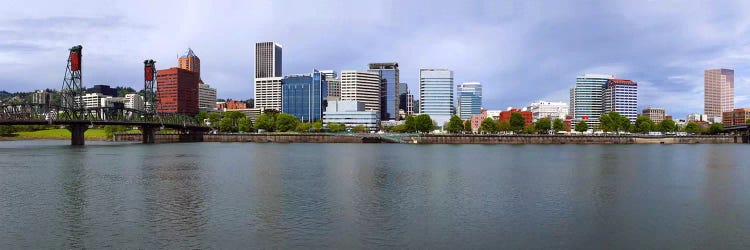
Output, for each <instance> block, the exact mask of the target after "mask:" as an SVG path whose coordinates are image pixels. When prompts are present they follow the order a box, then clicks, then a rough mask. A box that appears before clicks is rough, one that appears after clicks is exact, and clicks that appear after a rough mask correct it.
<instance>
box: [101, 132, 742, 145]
mask: <svg viewBox="0 0 750 250" xmlns="http://www.w3.org/2000/svg"><path fill="white" fill-rule="evenodd" d="M141 139H142V138H141V134H116V135H115V141H141ZM155 141H156V142H179V141H180V135H179V134H156V138H155ZM203 141H204V142H270V143H394V142H395V143H414V144H732V143H742V142H743V138H742V137H741V136H674V137H651V136H586V135H574V136H570V135H421V136H393V135H372V134H351V135H344V134H207V135H203Z"/></svg>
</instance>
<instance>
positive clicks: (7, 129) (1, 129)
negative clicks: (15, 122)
mask: <svg viewBox="0 0 750 250" xmlns="http://www.w3.org/2000/svg"><path fill="white" fill-rule="evenodd" d="M14 133H16V127H14V126H11V125H2V126H0V136H9V135H13V134H14Z"/></svg>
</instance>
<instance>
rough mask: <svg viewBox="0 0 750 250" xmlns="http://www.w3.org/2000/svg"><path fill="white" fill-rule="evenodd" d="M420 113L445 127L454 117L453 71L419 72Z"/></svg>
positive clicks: (426, 70)
mask: <svg viewBox="0 0 750 250" xmlns="http://www.w3.org/2000/svg"><path fill="white" fill-rule="evenodd" d="M419 100H420V106H419V113H420V114H428V115H430V117H431V118H432V120H434V121H435V122H437V124H438V126H443V125H444V123H445V122H447V121H448V120H449V119H450V117H451V115H453V71H450V70H447V69H420V70H419Z"/></svg>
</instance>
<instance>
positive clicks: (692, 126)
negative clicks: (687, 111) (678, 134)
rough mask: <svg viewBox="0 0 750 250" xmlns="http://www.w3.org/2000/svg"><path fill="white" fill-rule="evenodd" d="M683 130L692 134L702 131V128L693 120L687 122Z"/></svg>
mask: <svg viewBox="0 0 750 250" xmlns="http://www.w3.org/2000/svg"><path fill="white" fill-rule="evenodd" d="M685 132H687V133H692V134H700V133H702V132H703V128H701V125H698V123H695V122H692V121H691V122H688V124H687V125H685Z"/></svg>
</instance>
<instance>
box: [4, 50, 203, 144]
mask: <svg viewBox="0 0 750 250" xmlns="http://www.w3.org/2000/svg"><path fill="white" fill-rule="evenodd" d="M81 52H82V47H81V46H80V45H78V46H75V47H73V48H71V49H70V54H69V56H68V65H67V68H66V71H65V79H64V80H63V86H62V90H61V92H60V94H61V98H60V100H61V101H60V102H61V103H60V104H52V103H49V98H47V99H48V103H45V104H31V103H23V104H10V105H2V106H0V125H57V126H66V128H67V129H68V130H69V131H70V132H71V135H72V136H71V144H72V145H83V144H84V133H85V132H86V130H87V129H89V128H90V127H92V126H95V125H97V126H98V125H124V126H131V127H139V128H140V130H141V132H142V133H143V143H154V133H155V132H156V131H157V130H159V129H164V128H166V129H173V130H176V131H178V132H179V133H180V134H181V135H183V136H180V141H202V139H203V134H204V133H206V132H208V131H209V130H210V128H209V127H205V126H201V125H200V123H199V122H198V121H196V120H195V119H194V118H192V117H190V116H187V115H182V114H177V113H157V112H156V108H155V107H156V106H158V102H157V100H156V95H155V92H154V86H155V83H156V70H155V69H156V68H155V62H154V61H153V60H146V61H145V62H144V79H145V81H144V92H145V95H144V102H146V103H149V104H152V105H147V108H146V109H144V110H137V109H129V108H123V107H116V106H114V107H94V108H87V107H85V105H84V102H83V98H82V97H83V95H84V94H85V89H84V87H83V84H82V81H81V79H82V78H81V73H82V71H81V68H82V67H81V59H82V56H81Z"/></svg>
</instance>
